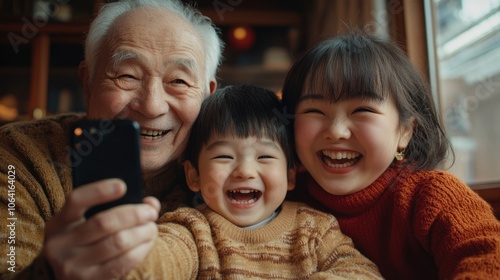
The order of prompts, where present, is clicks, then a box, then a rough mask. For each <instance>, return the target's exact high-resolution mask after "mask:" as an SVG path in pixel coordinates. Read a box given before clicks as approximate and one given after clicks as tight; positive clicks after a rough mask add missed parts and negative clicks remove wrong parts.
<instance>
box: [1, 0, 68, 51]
mask: <svg viewBox="0 0 500 280" xmlns="http://www.w3.org/2000/svg"><path fill="white" fill-rule="evenodd" d="M68 2H69V0H48V1H45V2H41V4H40V5H38V6H37V9H36V10H35V12H34V13H33V19H32V20H30V19H28V18H27V17H22V18H21V21H22V22H23V25H22V27H21V34H17V33H15V32H9V34H7V39H9V42H10V44H11V46H12V48H13V49H14V52H15V53H16V54H18V53H19V45H21V44H27V43H29V40H30V39H33V38H34V37H35V36H36V35H37V34H38V32H39V29H40V27H42V26H45V25H47V23H48V21H49V18H50V17H51V16H52V15H53V14H54V11H56V10H57V8H58V7H59V6H60V5H62V4H66V3H68Z"/></svg>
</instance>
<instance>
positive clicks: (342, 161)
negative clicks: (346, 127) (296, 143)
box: [320, 150, 361, 168]
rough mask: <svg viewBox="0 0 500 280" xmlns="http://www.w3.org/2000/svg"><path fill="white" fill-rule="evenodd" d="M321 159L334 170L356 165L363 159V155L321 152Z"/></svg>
mask: <svg viewBox="0 0 500 280" xmlns="http://www.w3.org/2000/svg"><path fill="white" fill-rule="evenodd" d="M320 156H321V159H322V160H323V162H324V163H325V164H326V165H327V166H329V167H332V168H346V167H349V166H352V165H354V164H355V163H356V162H358V161H359V159H360V158H361V154H360V153H357V152H334V151H327V150H324V151H321V154H320Z"/></svg>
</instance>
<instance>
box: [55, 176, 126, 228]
mask: <svg viewBox="0 0 500 280" xmlns="http://www.w3.org/2000/svg"><path fill="white" fill-rule="evenodd" d="M125 192H126V186H125V183H124V182H123V181H122V180H120V179H107V180H102V181H97V182H94V183H90V184H87V185H85V186H81V187H78V188H76V189H75V190H74V191H72V192H71V193H70V194H69V195H68V196H67V197H66V202H65V203H64V206H63V208H62V209H61V211H60V212H59V213H58V214H57V215H56V216H54V218H53V219H52V220H51V224H53V225H51V227H50V230H48V231H47V232H46V233H47V234H49V235H50V234H53V233H58V232H60V231H62V230H63V229H65V228H66V227H67V226H68V225H69V224H71V223H73V222H75V221H79V220H81V219H82V217H83V214H84V213H85V211H86V210H87V209H89V208H91V207H92V206H95V205H98V204H102V203H104V202H108V201H113V200H116V199H118V198H120V197H122V196H123V195H124V194H125Z"/></svg>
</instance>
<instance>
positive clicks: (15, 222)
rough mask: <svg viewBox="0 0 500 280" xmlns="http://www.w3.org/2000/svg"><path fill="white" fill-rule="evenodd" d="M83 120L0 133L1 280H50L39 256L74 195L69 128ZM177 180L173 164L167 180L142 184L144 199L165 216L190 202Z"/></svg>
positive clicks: (15, 126)
mask: <svg viewBox="0 0 500 280" xmlns="http://www.w3.org/2000/svg"><path fill="white" fill-rule="evenodd" d="M82 117H83V116H82V115H74V114H70V115H60V116H56V117H53V118H49V119H45V120H39V121H25V122H24V121H23V122H17V123H11V124H7V125H5V126H3V127H1V128H0V190H2V193H1V194H0V201H1V204H2V209H0V220H1V221H2V223H3V225H2V227H1V229H0V232H1V236H2V249H1V250H0V251H1V252H2V253H1V254H0V263H1V265H0V267H1V270H0V278H1V279H49V277H50V275H49V271H48V269H47V265H46V263H45V261H44V260H43V259H42V258H41V257H38V255H39V254H40V251H41V248H42V246H43V242H44V228H45V223H46V222H48V221H49V220H50V219H51V218H52V216H53V215H54V214H55V213H57V212H58V211H60V210H61V208H62V206H63V205H64V201H65V196H66V195H67V194H68V193H69V192H70V191H71V190H72V177H71V167H70V162H69V156H68V149H69V146H68V136H69V128H70V127H71V124H72V123H73V122H74V121H76V120H78V119H81V118H82ZM176 174H181V175H182V172H181V169H180V168H179V165H178V164H177V163H172V164H171V166H170V167H167V168H166V171H165V172H164V173H163V174H161V175H159V176H158V177H157V178H152V179H150V180H148V181H145V182H144V195H145V196H146V195H154V196H156V197H158V198H159V199H160V201H161V202H162V212H165V211H167V210H170V209H174V208H177V207H178V206H179V205H181V204H184V203H190V202H191V201H190V198H189V197H188V193H187V192H186V190H185V189H183V188H181V187H180V186H179V185H178V183H177V181H176V179H175V178H176ZM9 176H10V177H9ZM9 188H10V189H11V190H10V191H11V192H10V193H9V192H8V191H9ZM9 203H10V204H9ZM11 206H12V207H11ZM7 225H11V226H10V227H8V226H7ZM9 237H10V239H9ZM8 242H10V243H8ZM8 254H10V255H8ZM8 261H9V262H8Z"/></svg>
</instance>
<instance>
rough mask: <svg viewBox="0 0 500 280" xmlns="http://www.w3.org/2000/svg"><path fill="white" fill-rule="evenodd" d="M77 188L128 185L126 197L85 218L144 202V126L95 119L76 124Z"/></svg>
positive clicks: (72, 153)
mask: <svg viewBox="0 0 500 280" xmlns="http://www.w3.org/2000/svg"><path fill="white" fill-rule="evenodd" d="M70 143H71V149H70V162H71V166H72V172H73V187H74V188H77V187H79V186H82V185H85V184H88V183H92V182H95V181H99V180H103V179H109V178H120V179H122V180H123V181H124V182H125V183H126V184H127V192H126V194H125V196H123V197H122V198H120V199H118V200H115V201H112V202H108V203H105V204H101V205H97V206H94V207H92V208H90V209H89V210H88V211H87V212H86V213H85V217H87V218H90V217H91V216H93V215H95V214H97V213H99V212H100V211H103V210H106V209H109V208H111V207H114V206H118V205H122V204H130V203H141V202H142V173H141V163H140V127H139V124H138V123H137V122H135V121H132V120H126V119H116V120H115V119H95V120H82V121H78V122H76V123H75V124H74V125H73V127H72V129H71V135H70Z"/></svg>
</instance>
